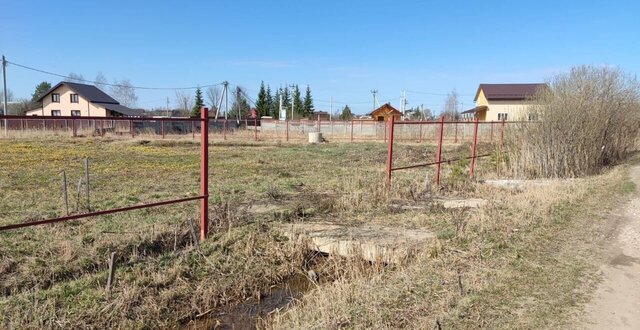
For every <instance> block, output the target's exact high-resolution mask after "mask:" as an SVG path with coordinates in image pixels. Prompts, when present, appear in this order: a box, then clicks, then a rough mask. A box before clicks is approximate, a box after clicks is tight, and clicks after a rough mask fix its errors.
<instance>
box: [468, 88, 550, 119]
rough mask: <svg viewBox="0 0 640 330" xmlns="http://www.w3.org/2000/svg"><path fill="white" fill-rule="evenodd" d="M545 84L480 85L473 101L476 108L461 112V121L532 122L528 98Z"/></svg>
mask: <svg viewBox="0 0 640 330" xmlns="http://www.w3.org/2000/svg"><path fill="white" fill-rule="evenodd" d="M548 87H549V86H548V85H547V84H480V86H478V90H477V91H476V96H475V98H474V99H473V100H474V101H475V103H476V107H475V108H473V109H469V110H467V111H464V112H462V118H463V119H474V118H478V120H480V121H502V120H532V119H534V116H533V114H531V113H529V110H528V109H529V106H530V105H531V102H530V98H531V96H533V95H534V94H535V93H536V92H537V91H538V90H540V89H541V88H548Z"/></svg>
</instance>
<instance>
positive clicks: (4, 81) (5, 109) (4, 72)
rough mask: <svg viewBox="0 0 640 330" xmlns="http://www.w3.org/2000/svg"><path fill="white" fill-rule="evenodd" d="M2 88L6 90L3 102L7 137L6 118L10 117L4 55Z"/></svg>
mask: <svg viewBox="0 0 640 330" xmlns="http://www.w3.org/2000/svg"><path fill="white" fill-rule="evenodd" d="M2 88H3V90H4V96H3V97H2V98H3V100H2V102H3V103H4V116H5V119H4V135H7V133H8V129H7V119H6V116H8V115H9V108H7V60H6V59H5V58H4V55H2Z"/></svg>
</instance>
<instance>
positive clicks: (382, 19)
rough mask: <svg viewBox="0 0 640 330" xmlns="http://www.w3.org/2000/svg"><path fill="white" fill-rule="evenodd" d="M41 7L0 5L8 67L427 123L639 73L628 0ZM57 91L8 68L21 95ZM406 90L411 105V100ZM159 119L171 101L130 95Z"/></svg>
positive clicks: (637, 4)
mask: <svg viewBox="0 0 640 330" xmlns="http://www.w3.org/2000/svg"><path fill="white" fill-rule="evenodd" d="M151 3H152V2H151V1H131V0H130V1H95V2H93V1H57V2H55V6H54V5H52V3H51V2H49V1H17V0H7V1H6V2H5V3H4V4H3V8H2V11H0V22H1V23H0V26H1V28H0V29H1V30H0V52H1V53H2V54H4V55H5V56H6V57H7V59H8V60H9V61H13V62H15V63H19V64H23V65H27V66H31V67H35V68H39V69H43V70H47V71H51V72H56V73H61V74H68V73H69V72H75V73H79V74H82V75H83V76H84V78H85V79H90V80H93V79H94V78H95V76H96V74H97V73H98V72H102V73H104V74H105V75H106V76H107V78H108V79H109V80H112V79H114V78H117V79H120V78H129V79H130V80H131V82H132V83H133V84H134V85H137V86H151V87H183V86H194V85H206V84H211V83H217V82H221V81H223V80H228V81H229V82H230V83H231V84H234V85H240V86H244V87H246V88H247V89H248V90H249V92H250V95H252V96H253V97H254V98H255V94H256V93H257V89H258V86H259V84H260V81H261V80H264V81H265V83H267V84H269V85H271V86H272V87H278V86H280V85H285V84H292V83H297V84H299V85H307V84H309V85H310V86H311V89H312V92H313V96H314V98H315V100H316V103H315V105H316V108H317V109H320V110H328V107H329V104H328V102H327V101H328V100H329V98H330V97H333V99H334V100H335V102H334V109H335V108H337V107H341V106H343V105H344V103H345V102H346V103H348V104H349V105H350V107H351V108H352V109H354V110H355V112H358V113H365V112H367V111H369V110H370V109H371V93H370V90H371V89H374V88H375V89H377V90H378V91H379V99H380V100H381V101H383V102H384V101H387V100H388V101H390V102H391V104H392V105H394V106H398V105H399V96H400V91H401V90H407V91H408V92H407V99H408V101H409V106H410V107H411V106H416V105H420V104H424V105H425V107H428V108H431V109H433V110H434V111H435V112H439V111H440V110H441V109H442V105H443V103H444V99H445V95H443V94H446V93H448V92H449V91H451V90H452V89H454V88H455V89H456V90H457V91H458V93H460V94H461V101H462V102H463V103H464V107H465V108H469V107H471V106H472V104H473V94H474V93H475V90H476V88H477V85H478V84H479V83H509V82H540V81H543V80H544V79H545V78H548V77H549V76H551V75H553V74H556V73H560V72H563V71H567V70H568V69H569V68H570V67H571V66H574V65H580V64H592V65H613V66H618V67H620V68H622V69H624V70H625V71H627V72H629V73H632V74H637V73H638V72H640V60H639V57H638V55H639V54H640V16H639V15H640V1H545V0H537V1H526V2H525V1H517V2H516V1H403V2H399V1H393V2H392V1H388V2H387V1H385V2H381V1H303V0H299V1H154V2H153V4H151ZM42 80H47V81H49V82H51V83H56V82H58V81H59V80H60V79H59V78H57V77H52V76H47V75H44V74H41V73H36V72H31V71H28V70H24V69H21V68H18V67H15V66H9V68H8V83H9V89H10V90H12V91H13V93H14V94H15V95H16V96H17V97H28V96H29V95H30V94H31V93H32V92H33V89H34V87H35V85H36V84H37V83H38V82H40V81H42ZM416 92H420V93H416ZM137 94H138V100H139V102H138V103H139V106H141V107H145V108H151V107H164V106H165V105H166V98H167V97H169V98H170V100H171V102H172V104H175V102H174V99H175V93H174V91H148V90H139V91H138V92H137Z"/></svg>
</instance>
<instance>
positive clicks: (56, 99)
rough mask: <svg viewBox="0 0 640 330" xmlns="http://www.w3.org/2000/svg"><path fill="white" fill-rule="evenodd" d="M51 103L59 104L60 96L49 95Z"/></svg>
mask: <svg viewBox="0 0 640 330" xmlns="http://www.w3.org/2000/svg"><path fill="white" fill-rule="evenodd" d="M51 102H55V103H60V94H58V93H51Z"/></svg>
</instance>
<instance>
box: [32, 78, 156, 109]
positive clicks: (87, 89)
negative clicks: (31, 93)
mask: <svg viewBox="0 0 640 330" xmlns="http://www.w3.org/2000/svg"><path fill="white" fill-rule="evenodd" d="M38 102H41V103H42V106H41V107H40V108H39V109H34V110H30V111H27V113H26V115H27V116H74V117H87V116H91V117H140V116H142V114H143V113H144V111H143V110H140V109H130V108H127V107H125V106H123V105H120V102H118V101H116V100H115V99H114V98H112V97H111V96H109V95H107V94H106V93H105V92H103V91H101V90H100V89H99V88H98V87H96V86H93V85H85V84H78V83H72V82H67V81H62V82H59V83H58V84H57V85H55V86H53V87H52V88H51V89H50V90H48V91H47V92H46V93H45V94H44V95H43V96H42V97H40V98H39V99H38Z"/></svg>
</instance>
